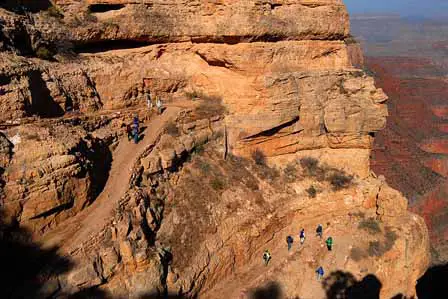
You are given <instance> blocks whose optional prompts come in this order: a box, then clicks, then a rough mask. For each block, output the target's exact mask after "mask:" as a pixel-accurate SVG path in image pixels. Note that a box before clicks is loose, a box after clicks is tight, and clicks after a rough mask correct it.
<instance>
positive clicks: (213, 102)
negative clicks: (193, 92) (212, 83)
mask: <svg viewBox="0 0 448 299" xmlns="http://www.w3.org/2000/svg"><path fill="white" fill-rule="evenodd" d="M199 98H200V99H201V100H202V102H201V103H200V104H199V106H198V107H196V109H195V115H196V118H198V119H201V118H210V117H213V116H216V115H223V114H225V113H226V112H227V110H226V108H225V107H224V105H223V104H222V98H221V97H219V96H216V95H204V94H201V95H200V97H199Z"/></svg>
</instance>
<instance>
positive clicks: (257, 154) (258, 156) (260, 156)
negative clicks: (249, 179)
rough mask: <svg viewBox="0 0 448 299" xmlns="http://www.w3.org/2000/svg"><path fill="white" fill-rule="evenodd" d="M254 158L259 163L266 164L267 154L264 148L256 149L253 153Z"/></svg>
mask: <svg viewBox="0 0 448 299" xmlns="http://www.w3.org/2000/svg"><path fill="white" fill-rule="evenodd" d="M251 156H252V160H254V162H255V164H257V165H266V155H265V154H264V153H263V151H262V150H260V149H256V150H254V151H253V152H252V154H251Z"/></svg>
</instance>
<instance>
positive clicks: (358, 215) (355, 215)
mask: <svg viewBox="0 0 448 299" xmlns="http://www.w3.org/2000/svg"><path fill="white" fill-rule="evenodd" d="M348 215H349V216H353V217H358V218H364V217H366V214H365V213H364V212H355V213H348Z"/></svg>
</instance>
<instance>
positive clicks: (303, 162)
mask: <svg viewBox="0 0 448 299" xmlns="http://www.w3.org/2000/svg"><path fill="white" fill-rule="evenodd" d="M300 166H302V168H303V169H304V170H305V171H306V172H307V173H308V174H309V175H314V174H315V173H316V171H317V169H318V168H319V161H318V160H317V159H314V158H311V157H307V158H302V159H300Z"/></svg>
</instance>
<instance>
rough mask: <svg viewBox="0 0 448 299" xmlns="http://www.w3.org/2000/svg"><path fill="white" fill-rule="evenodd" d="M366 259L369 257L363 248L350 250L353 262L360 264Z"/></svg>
mask: <svg viewBox="0 0 448 299" xmlns="http://www.w3.org/2000/svg"><path fill="white" fill-rule="evenodd" d="M366 257H367V255H366V253H365V251H364V250H362V249H361V248H358V247H353V248H352V249H351V250H350V258H351V259H352V260H354V261H355V262H359V261H360V260H362V259H364V258H366Z"/></svg>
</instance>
